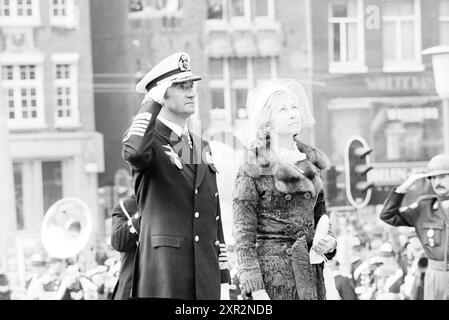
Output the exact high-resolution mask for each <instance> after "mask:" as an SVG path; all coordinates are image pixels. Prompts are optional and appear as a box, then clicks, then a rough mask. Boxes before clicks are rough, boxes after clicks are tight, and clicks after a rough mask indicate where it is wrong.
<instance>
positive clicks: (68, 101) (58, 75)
mask: <svg viewBox="0 0 449 320" xmlns="http://www.w3.org/2000/svg"><path fill="white" fill-rule="evenodd" d="M52 58H53V62H54V104H55V117H56V121H55V125H56V126H57V127H65V126H78V125H79V111H78V56H77V55H73V54H59V55H58V54H56V55H53V57H52Z"/></svg>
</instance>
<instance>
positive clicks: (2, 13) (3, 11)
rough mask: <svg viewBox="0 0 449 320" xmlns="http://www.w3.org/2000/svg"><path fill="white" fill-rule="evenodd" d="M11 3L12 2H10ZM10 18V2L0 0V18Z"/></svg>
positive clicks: (8, 0)
mask: <svg viewBox="0 0 449 320" xmlns="http://www.w3.org/2000/svg"><path fill="white" fill-rule="evenodd" d="M11 1H13V0H11ZM10 16H11V3H10V0H0V17H5V18H7V17H10Z"/></svg>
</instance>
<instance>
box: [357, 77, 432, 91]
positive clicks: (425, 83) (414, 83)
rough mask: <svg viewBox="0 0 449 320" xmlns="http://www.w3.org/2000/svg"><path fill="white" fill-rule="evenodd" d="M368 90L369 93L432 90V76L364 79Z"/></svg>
mask: <svg viewBox="0 0 449 320" xmlns="http://www.w3.org/2000/svg"><path fill="white" fill-rule="evenodd" d="M365 83H366V86H367V88H368V90H371V91H411V90H434V88H435V87H434V80H433V77H432V76H388V77H377V78H365Z"/></svg>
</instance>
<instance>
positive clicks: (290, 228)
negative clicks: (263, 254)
mask: <svg viewBox="0 0 449 320" xmlns="http://www.w3.org/2000/svg"><path fill="white" fill-rule="evenodd" d="M292 229H293V227H292V226H291V225H289V224H288V225H286V226H285V230H287V231H292Z"/></svg>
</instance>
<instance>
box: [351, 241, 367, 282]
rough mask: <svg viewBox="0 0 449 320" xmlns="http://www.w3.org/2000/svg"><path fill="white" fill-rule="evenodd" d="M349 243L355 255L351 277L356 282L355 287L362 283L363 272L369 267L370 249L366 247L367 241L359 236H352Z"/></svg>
mask: <svg viewBox="0 0 449 320" xmlns="http://www.w3.org/2000/svg"><path fill="white" fill-rule="evenodd" d="M349 243H350V247H351V251H352V256H353V258H352V261H351V278H352V281H353V282H354V288H356V287H359V286H360V285H361V279H362V274H363V272H364V270H365V269H367V268H368V262H367V260H368V255H369V250H368V248H367V247H366V243H364V242H362V241H361V239H360V238H359V237H352V238H350V240H349Z"/></svg>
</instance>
